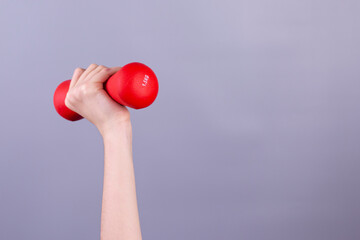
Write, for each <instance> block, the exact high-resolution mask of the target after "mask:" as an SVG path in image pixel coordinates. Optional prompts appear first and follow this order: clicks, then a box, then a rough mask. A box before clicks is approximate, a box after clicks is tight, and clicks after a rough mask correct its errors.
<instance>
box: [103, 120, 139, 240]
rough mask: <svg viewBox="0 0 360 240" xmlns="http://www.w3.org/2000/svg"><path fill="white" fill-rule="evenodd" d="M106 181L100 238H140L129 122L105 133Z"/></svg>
mask: <svg viewBox="0 0 360 240" xmlns="http://www.w3.org/2000/svg"><path fill="white" fill-rule="evenodd" d="M102 136H103V141H104V154H105V156H104V183H103V200H102V211H101V240H113V239H114V240H115V239H116V240H140V239H141V230H140V221H139V213H138V207H137V199H136V187H135V174H134V167H133V159H132V130H131V123H130V121H126V122H123V123H120V124H116V125H113V126H112V127H111V129H109V130H107V131H105V132H104V133H102Z"/></svg>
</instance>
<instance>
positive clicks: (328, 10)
mask: <svg viewBox="0 0 360 240" xmlns="http://www.w3.org/2000/svg"><path fill="white" fill-rule="evenodd" d="M359 12H360V2H359V1H357V0H338V1H334V0H330V1H329V0H328V1H325V0H315V1H314V0H302V1H296V0H290V1H289V0H273V1H265V0H243V1H228V0H222V1H183V0H182V1H145V0H142V1H139V0H132V1H70V0H67V1H10V0H1V1H0V31H1V37H0V43H1V44H0V64H1V68H0V79H1V80H0V81H1V85H0V97H1V98H0V110H1V118H0V124H1V134H0V144H1V145H0V146H1V151H0V239H6V240H8V239H9V240H12V239H14V240H18V239H52V240H57V239H59V240H60V239H61V240H63V239H89V240H90V239H99V232H100V212H101V194H102V177H103V145H102V140H101V137H100V135H99V134H98V133H97V130H96V128H95V127H94V126H93V125H91V123H89V122H87V121H86V120H81V121H79V122H76V123H72V122H68V121H65V120H64V119H62V118H61V117H59V116H58V115H57V113H56V112H55V110H54V108H53V105H52V104H53V103H52V96H53V92H54V90H55V88H56V86H57V85H58V84H59V83H60V82H61V81H63V80H66V79H69V78H70V77H71V75H72V72H73V70H74V69H75V68H76V67H87V66H88V65H89V64H91V63H98V64H104V65H107V66H121V65H124V64H126V63H129V62H132V61H140V62H143V63H145V64H147V65H149V66H150V67H151V68H153V70H154V71H155V73H156V74H157V76H158V78H159V82H160V89H159V95H158V99H157V100H156V102H155V103H154V104H153V105H152V106H151V107H149V108H147V109H143V110H137V111H135V110H131V114H132V123H133V134H134V142H133V144H134V146H133V150H134V162H135V171H136V181H137V182H136V183H137V192H138V201H139V210H140V218H141V226H142V232H143V237H144V239H172V240H184V239H245V240H272V239H274V240H278V239H291V240H297V239H298V240H304V239H306V240H312V239H314V240H315V239H316V240H322V239H324V240H325V239H326V240H332V239H339V240H340V239H341V240H353V239H354V240H355V239H360V228H359V224H360V206H359V203H360V192H359V181H360V176H359V170H360V163H359V159H360V148H359V140H360V137H359V134H360V127H359V120H360V109H359V100H360V97H359V90H360V81H359V79H360V78H359V76H360V68H359V62H360V47H359V42H360V33H359V29H360V28H359V25H360V22H359V21H360V17H359V16H360V15H359Z"/></svg>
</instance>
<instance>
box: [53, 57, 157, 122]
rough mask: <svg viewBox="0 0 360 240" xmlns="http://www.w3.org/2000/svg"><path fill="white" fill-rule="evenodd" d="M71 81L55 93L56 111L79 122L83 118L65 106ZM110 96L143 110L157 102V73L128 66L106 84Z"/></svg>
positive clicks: (141, 67)
mask: <svg viewBox="0 0 360 240" xmlns="http://www.w3.org/2000/svg"><path fill="white" fill-rule="evenodd" d="M70 81H71V80H66V81H64V82H62V83H61V84H60V85H59V86H58V87H57V88H56V90H55V93H54V99H53V100H54V106H55V109H56V111H57V112H58V113H59V114H60V115H61V116H62V117H63V118H65V119H67V120H70V121H77V120H80V119H82V118H83V117H82V116H81V115H79V114H77V113H76V112H74V111H72V110H70V109H69V108H68V107H67V106H66V105H65V98H66V94H67V92H68V91H69V86H70ZM104 89H105V91H106V92H107V93H108V94H109V96H110V97H111V98H112V99H113V100H115V101H116V102H118V103H119V104H121V105H124V106H127V107H130V108H134V109H141V108H145V107H148V106H149V105H150V104H152V103H153V102H154V101H155V98H156V96H157V94H158V91H159V83H158V80H157V78H156V75H155V73H154V72H153V71H152V70H151V68H149V67H148V66H146V65H145V64H142V63H138V62H133V63H129V64H126V65H125V66H123V67H122V68H121V69H120V70H119V71H117V72H116V73H115V74H113V75H112V76H111V77H109V79H107V80H106V81H105V83H104Z"/></svg>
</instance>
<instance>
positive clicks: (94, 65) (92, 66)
mask: <svg viewBox="0 0 360 240" xmlns="http://www.w3.org/2000/svg"><path fill="white" fill-rule="evenodd" d="M97 66H98V65H97V64H96V63H91V64H90V65H89V67H88V68H95V67H97Z"/></svg>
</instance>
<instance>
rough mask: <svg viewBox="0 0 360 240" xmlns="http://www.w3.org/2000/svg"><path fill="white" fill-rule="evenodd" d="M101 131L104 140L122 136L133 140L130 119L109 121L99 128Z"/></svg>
mask: <svg viewBox="0 0 360 240" xmlns="http://www.w3.org/2000/svg"><path fill="white" fill-rule="evenodd" d="M99 132H100V134H101V136H102V137H103V139H104V140H107V139H113V138H117V139H119V138H122V137H124V138H125V139H127V140H129V141H131V140H132V127H131V122H130V119H128V120H119V121H109V122H107V123H105V124H104V125H103V126H102V127H101V128H99Z"/></svg>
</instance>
